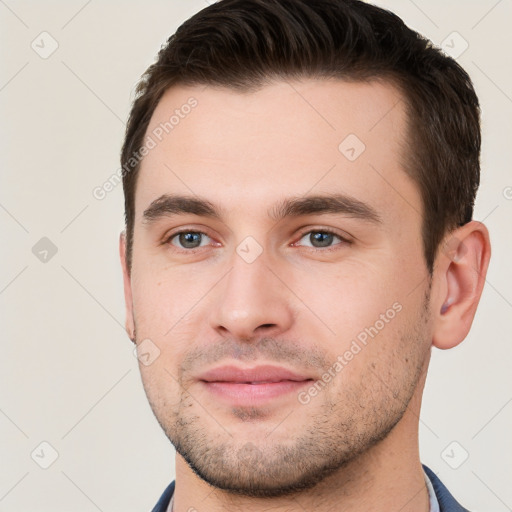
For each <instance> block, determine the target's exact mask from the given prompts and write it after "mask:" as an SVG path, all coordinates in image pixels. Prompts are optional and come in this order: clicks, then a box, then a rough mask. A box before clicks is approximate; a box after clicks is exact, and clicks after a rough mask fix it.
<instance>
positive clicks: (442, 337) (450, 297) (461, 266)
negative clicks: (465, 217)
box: [431, 221, 491, 349]
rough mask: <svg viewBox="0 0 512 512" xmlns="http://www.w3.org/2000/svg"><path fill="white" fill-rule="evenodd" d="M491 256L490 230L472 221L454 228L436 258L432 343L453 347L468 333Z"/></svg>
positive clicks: (443, 346)
mask: <svg viewBox="0 0 512 512" xmlns="http://www.w3.org/2000/svg"><path fill="white" fill-rule="evenodd" d="M490 257H491V245H490V241H489V232H488V230H487V228H486V227H485V226H484V224H482V223H481V222H477V221H471V222H468V223H467V224H464V226H462V227H460V228H458V229H456V230H454V231H452V232H450V233H449V234H448V235H447V236H446V238H445V239H444V240H443V242H442V243H441V246H440V249H439V251H438V256H437V258H436V266H435V270H434V272H435V276H434V282H435V283H436V291H435V296H434V294H433V297H434V300H433V301H432V303H431V305H432V319H433V322H434V331H433V338H432V344H433V345H434V346H435V347H437V348H440V349H447V348H452V347H455V346H456V345H458V344H459V343H460V342H461V341H462V340H464V338H465V337H466V336H467V334H468V332H469V329H470V328H471V324H472V323H473V318H474V316H475V313H476V308H477V306H478V302H479V301H480V296H481V295H482V290H483V287H484V283H485V276H486V274H487V267H488V266H489V259H490Z"/></svg>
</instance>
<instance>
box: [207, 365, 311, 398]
mask: <svg viewBox="0 0 512 512" xmlns="http://www.w3.org/2000/svg"><path fill="white" fill-rule="evenodd" d="M198 380H199V382H200V384H201V385H202V386H203V388H204V390H205V391H206V392H208V393H210V394H211V396H212V397H215V399H216V400H221V401H222V402H224V403H227V404H229V405H230V406H239V407H247V406H250V407H258V406H262V405H264V404H270V403H273V402H275V401H276V400H285V399H288V400H289V399H292V398H291V397H293V396H294V395H297V393H299V392H300V390H301V389H303V388H304V386H309V385H310V381H312V380H313V378H312V377H310V376H309V375H302V374H299V373H296V372H293V371H291V370H288V369H286V368H282V367H279V366H272V365H264V366H257V367H255V368H239V367H237V366H232V365H231V366H221V367H219V368H214V369H212V370H209V371H207V372H205V373H203V374H202V375H200V376H199V378H198ZM276 403H277V402H276Z"/></svg>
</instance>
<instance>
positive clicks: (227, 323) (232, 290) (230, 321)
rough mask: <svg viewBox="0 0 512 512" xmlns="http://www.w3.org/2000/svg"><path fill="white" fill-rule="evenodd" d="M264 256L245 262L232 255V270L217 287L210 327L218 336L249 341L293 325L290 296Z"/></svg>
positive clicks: (287, 328) (284, 330)
mask: <svg viewBox="0 0 512 512" xmlns="http://www.w3.org/2000/svg"><path fill="white" fill-rule="evenodd" d="M264 254H265V253H263V254H261V255H260V256H259V257H258V258H257V259H256V260H255V261H253V262H252V263H248V262H246V261H245V260H244V259H243V258H242V257H240V256H239V255H238V254H236V253H235V254H234V255H233V259H232V266H231V270H230V271H229V272H228V274H227V275H226V277H225V278H224V279H223V280H222V282H221V283H219V285H220V286H218V287H216V296H215V298H214V301H213V304H214V306H213V309H212V313H211V316H210V325H211V327H212V328H213V329H214V330H215V331H216V332H217V333H218V334H220V335H221V336H228V335H229V336H231V337H233V338H235V339H238V340H242V341H252V340H254V339H257V338H260V337H262V336H276V335H278V334H281V333H283V332H286V331H287V330H289V329H290V327H291V326H292V324H293V318H294V312H293V309H292V305H293V302H292V301H293V298H292V294H291V292H290V290H289V288H287V287H286V285H285V284H284V282H283V280H282V277H278V274H279V273H278V272H277V269H275V270H274V269H272V267H271V266H270V265H269V264H268V262H267V261H266V258H265V256H264Z"/></svg>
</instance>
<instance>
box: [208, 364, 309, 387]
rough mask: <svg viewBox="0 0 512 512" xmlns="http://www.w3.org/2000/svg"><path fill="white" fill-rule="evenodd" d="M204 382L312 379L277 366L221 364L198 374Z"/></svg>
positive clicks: (259, 382) (241, 382) (263, 381)
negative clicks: (252, 366)
mask: <svg viewBox="0 0 512 512" xmlns="http://www.w3.org/2000/svg"><path fill="white" fill-rule="evenodd" d="M199 380H202V381H205V382H232V383H239V384H270V383H275V382H281V381H295V382H301V381H307V380H313V379H312V377H311V376H308V375H300V374H298V373H295V372H293V371H291V370H288V369H286V368H282V367H279V366H272V365H265V366H257V367H255V368H238V367H236V366H221V367H219V368H214V369H212V370H209V371H207V372H205V373H203V374H202V375H200V376H199Z"/></svg>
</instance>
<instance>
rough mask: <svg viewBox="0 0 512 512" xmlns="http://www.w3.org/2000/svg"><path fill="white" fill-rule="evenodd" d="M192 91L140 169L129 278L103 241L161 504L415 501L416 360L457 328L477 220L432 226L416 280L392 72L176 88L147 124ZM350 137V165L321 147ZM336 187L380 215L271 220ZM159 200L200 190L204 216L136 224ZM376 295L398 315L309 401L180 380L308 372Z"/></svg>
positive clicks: (322, 362)
mask: <svg viewBox="0 0 512 512" xmlns="http://www.w3.org/2000/svg"><path fill="white" fill-rule="evenodd" d="M191 96H193V97H194V98H196V99H197V101H198V104H197V107H196V108H195V109H194V110H193V111H192V112H191V113H190V114H189V115H188V116H186V117H184V118H183V119H180V122H179V124H178V125H176V126H175V127H174V129H173V130H172V131H171V132H170V133H169V134H168V135H167V136H166V137H165V138H163V140H162V141H161V142H160V143H159V144H158V145H157V146H156V147H155V148H154V149H152V150H151V151H150V152H149V154H148V155H147V156H145V157H144V160H143V162H142V165H141V171H140V175H139V177H138V184H137V191H136V197H135V227H134V244H133V260H132V261H133V263H132V268H131V271H130V269H128V268H127V265H126V241H125V236H124V234H123V233H122V234H121V237H120V255H121V263H122V266H123V274H124V287H125V298H126V315H127V316H126V329H127V332H128V334H129V336H130V337H131V338H135V340H136V343H137V344H138V345H140V344H141V343H142V341H143V340H146V339H148V338H149V339H150V340H151V342H152V343H153V344H154V345H156V346H157V347H158V349H159V350H160V354H159V356H158V357H157V358H156V359H155V360H154V362H152V363H151V364H149V365H144V364H142V363H141V364H140V371H141V375H142V380H143V384H144V388H145V391H146V394H147V396H148V399H149V402H150V404H151V407H152V409H153V411H154V413H155V415H156V417H157V419H158V421H159V423H160V425H161V426H162V428H163V429H164V431H165V433H166V435H167V436H168V437H169V439H170V440H171V441H172V442H173V444H174V445H175V446H176V449H177V452H178V453H177V455H176V491H175V498H174V500H175V501H174V510H175V511H176V512H184V511H186V510H189V509H190V507H193V509H195V510H198V511H214V512H215V511H221V510H231V511H238V510H244V511H256V510H263V509H265V510H267V509H270V508H271V509H272V510H273V511H275V512H278V511H284V510H286V511H303V510H316V511H327V510H344V511H355V510H357V511H359V512H361V511H366V510H368V511H370V510H371V511H374V512H375V511H389V510H401V511H402V512H407V511H411V512H412V511H415V512H418V511H428V510H429V504H428V494H427V490H426V487H425V483H424V476H423V472H422V468H421V464H420V460H419V449H418V421H419V414H420V406H421V396H422V392H423V387H424V383H425V378H426V373H427V368H428V363H429V359H430V352H431V348H432V346H436V347H438V348H441V349H446V348H451V347H453V346H455V345H457V344H458V343H460V342H461V341H462V340H463V339H464V338H465V336H466V335H467V333H468V331H469V329H470V326H471V323H472V320H473V317H474V314H475V311H476V307H477V304H478V301H479V298H480V295H481V292H482V287H483V283H484V280H485V274H486V270H487V265H488V261H489V257H490V245H489V236H488V232H487V229H486V228H485V226H484V225H483V224H481V223H479V222H476V221H472V222H470V223H468V224H466V225H465V226H463V227H461V228H458V229H457V230H455V231H453V232H451V233H449V234H447V235H446V239H445V240H444V242H443V244H442V246H441V247H449V249H450V250H449V251H448V250H440V251H439V253H438V256H437V258H436V262H435V269H434V274H433V276H431V278H430V276H429V273H428V270H427V268H426V265H425V260H424V256H423V244H422V239H421V236H420V233H421V222H422V215H423V209H422V203H421V199H420V194H419V191H418V188H417V186H416V184H415V183H414V182H413V181H412V180H411V179H409V177H408V176H407V175H406V173H405V170H404V168H403V166H402V164H401V162H402V155H403V151H404V149H403V148H404V147H405V148H406V147H407V144H404V143H405V142H406V138H407V133H406V117H405V111H404V108H403V107H404V102H403V101H402V98H401V96H400V93H399V92H398V91H397V90H396V89H395V88H394V87H393V86H391V85H390V84H386V83H382V82H372V83H364V84H363V83H346V82H343V81H340V80H331V81H328V80H313V79H308V80H304V81H302V82H289V83H288V82H284V81H283V82H276V83H273V84H270V85H266V86H265V87H263V88H262V89H260V90H259V91H257V92H251V93H243V94H242V93H240V92H235V91H232V90H227V89H222V88H211V87H204V86H201V87H184V86H183V87H182V86H179V87H174V88H172V89H170V90H168V91H167V92H166V94H165V95H164V96H163V98H162V99H161V101H160V103H159V104H158V106H157V108H156V110H155V112H154V115H153V117H152V119H151V122H150V126H149V128H148V132H147V133H148V134H150V133H152V130H154V129H155V128H156V127H158V126H159V124H160V123H162V122H165V121H166V120H168V119H169V116H170V115H171V114H172V113H173V111H174V110H175V109H176V108H180V106H181V105H183V104H185V103H186V102H187V100H188V98H190V97H191ZM348 134H356V135H357V137H359V139H361V140H362V141H363V142H364V144H365V146H366V149H365V151H364V152H363V153H362V154H361V155H360V156H359V157H358V158H357V159H356V160H354V161H349V160H348V159H347V158H346V157H345V156H344V155H343V154H342V153H341V152H340V150H339V149H338V146H339V144H340V142H342V141H343V140H344V139H345V137H346V136H347V135H348ZM335 193H339V194H346V195H350V196H352V197H353V198H356V199H358V200H359V201H362V202H364V203H366V204H367V205H369V206H371V208H373V209H374V210H375V211H376V212H377V214H378V216H379V219H380V221H379V222H372V221H369V220H368V219H367V218H366V219H365V218H356V217H354V216H353V215H350V214H347V213H314V214H308V215H304V216H299V217H290V216H288V217H285V218H283V219H281V220H279V221H276V220H275V219H273V218H272V217H271V215H270V211H271V209H272V208H274V207H275V206H276V205H277V204H279V203H280V202H282V201H283V200H285V199H289V198H298V197H303V196H308V195H319V196H325V195H329V194H335ZM162 194H180V195H189V196H192V197H196V198H202V199H206V200H208V201H209V202H210V203H212V204H213V205H215V206H216V207H218V208H219V209H220V210H221V212H222V217H221V218H220V219H212V218H209V217H205V216H204V215H196V214H181V215H177V214H175V215H166V216H163V217H161V218H158V219H156V220H154V221H153V222H144V218H143V213H144V211H145V210H146V209H147V208H148V207H149V205H150V204H151V203H152V202H153V201H155V200H156V199H158V198H159V197H160V196H162ZM325 229H327V230H331V231H334V232H335V233H336V236H334V237H333V238H328V240H329V242H328V245H327V246H322V247H314V243H315V242H314V240H312V238H311V236H310V235H311V232H313V233H317V235H318V232H322V230H325ZM179 230H185V231H187V230H188V232H202V233H205V234H206V235H207V236H205V237H204V238H201V236H199V239H200V240H201V246H200V247H199V248H196V249H190V248H186V247H183V245H181V246H180V238H179V237H174V238H171V235H173V234H175V233H176V231H179ZM248 236H250V237H253V239H255V240H256V241H257V243H258V244H259V246H260V247H261V249H262V252H261V254H260V255H259V256H258V257H257V258H256V259H255V260H254V261H253V262H252V263H248V262H247V261H246V260H245V259H244V258H242V257H241V256H240V254H239V253H238V252H237V250H236V249H237V246H238V245H239V244H240V243H241V242H242V241H244V240H245V239H246V237H248ZM320 236H321V235H320ZM337 236H340V237H344V238H346V239H347V240H348V241H349V242H346V241H343V240H342V238H337ZM182 243H183V240H182ZM329 243H330V245H329ZM251 247H253V246H251ZM250 250H253V249H250ZM252 254H254V253H252ZM393 304H395V305H396V304H399V306H400V311H399V312H398V313H396V314H395V315H394V316H393V318H392V319H391V320H389V321H388V322H386V323H385V325H384V327H383V328H382V329H380V330H379V331H378V333H377V334H376V335H375V337H374V338H371V339H370V340H369V341H368V343H367V344H366V345H365V346H364V347H363V348H362V349H361V350H360V352H358V353H357V354H356V355H355V356H354V357H353V358H352V359H351V360H350V361H348V363H347V364H346V365H344V367H343V369H342V370H341V371H339V372H337V373H336V375H335V377H333V378H332V379H331V380H330V382H329V383H328V384H327V385H326V386H325V387H323V388H322V389H321V391H319V392H318V393H317V395H316V396H314V397H313V398H311V400H310V401H309V402H308V403H307V404H305V403H300V401H299V400H298V397H297V394H296V393H289V394H286V395H282V396H279V397H277V398H275V399H274V400H272V401H270V402H269V403H266V404H265V405H264V406H256V407H251V406H237V407H235V406H231V405H230V404H229V403H226V401H224V400H219V399H217V398H216V397H215V396H214V395H212V394H211V393H210V392H209V391H208V390H207V389H205V386H204V385H203V384H202V383H201V382H200V381H198V375H199V374H200V373H201V372H204V371H206V370H208V369H210V368H213V367H217V366H220V365H222V364H228V363H234V364H237V365H239V366H243V367H245V368H252V367H254V366H256V365H260V364H276V365H280V366H284V367H285V368H288V369H290V370H293V371H296V372H298V373H301V374H304V375H308V376H310V377H311V378H312V379H313V380H314V381H317V380H321V379H322V375H323V374H324V373H325V372H326V371H327V370H328V368H330V367H332V365H333V363H335V361H336V360H337V357H338V356H340V355H343V354H344V353H346V351H347V350H348V349H350V347H351V343H352V341H353V340H354V339H356V337H357V335H358V334H360V333H361V332H362V331H364V329H365V328H368V327H369V326H373V325H376V321H377V320H379V318H381V316H380V315H382V314H385V312H386V311H388V310H389V309H390V308H392V305H393ZM444 304H448V305H449V307H447V308H446V307H445V308H444V309H443V312H442V313H441V309H442V306H443V305H444Z"/></svg>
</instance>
